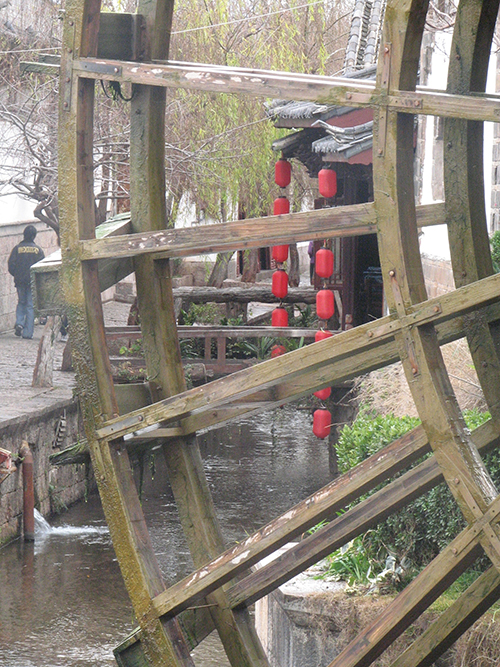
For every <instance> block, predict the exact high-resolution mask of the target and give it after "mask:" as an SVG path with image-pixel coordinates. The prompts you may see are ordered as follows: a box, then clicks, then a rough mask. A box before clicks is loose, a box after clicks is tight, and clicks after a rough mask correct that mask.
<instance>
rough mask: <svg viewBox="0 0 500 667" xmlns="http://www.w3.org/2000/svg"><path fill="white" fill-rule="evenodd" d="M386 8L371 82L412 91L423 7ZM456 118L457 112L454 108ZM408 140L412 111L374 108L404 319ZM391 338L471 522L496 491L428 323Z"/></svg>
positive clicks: (389, 264)
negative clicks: (380, 60)
mask: <svg viewBox="0 0 500 667" xmlns="http://www.w3.org/2000/svg"><path fill="white" fill-rule="evenodd" d="M388 12H389V14H388V16H390V20H386V21H385V23H384V36H383V44H384V48H383V53H384V56H383V63H382V65H381V67H379V70H378V84H379V86H380V87H381V88H382V87H383V85H384V82H385V81H386V80H387V86H388V89H389V90H390V89H391V88H392V89H394V88H398V89H404V90H412V89H414V88H415V86H416V81H417V77H418V68H419V59H420V45H421V40H422V35H423V31H424V27H425V20H426V14H427V5H426V3H421V4H417V5H416V4H415V3H414V2H413V0H398V2H396V1H395V0H391V1H390V2H389V5H388ZM439 115H443V114H439ZM458 116H460V117H464V116H463V115H462V114H461V113H459V114H458ZM413 141H414V119H413V117H412V116H410V115H407V114H404V113H397V112H396V111H395V110H394V109H392V108H389V109H385V108H384V106H383V105H381V106H380V107H379V108H378V109H377V110H376V112H375V118H374V147H375V148H376V151H375V152H376V158H375V160H374V164H373V186H374V193H375V208H376V210H377V214H378V226H379V233H378V246H379V253H380V259H381V269H382V277H383V279H384V295H385V298H386V300H387V304H388V307H389V310H390V311H391V312H394V313H397V315H398V317H399V318H400V319H401V318H403V319H404V318H406V317H407V315H408V312H409V311H411V309H412V308H413V306H414V305H415V304H421V303H422V301H423V300H425V298H426V297H427V293H426V288H425V281H424V276H423V269H422V263H421V258H420V246H419V239H418V228H417V224H416V211H415V193H414V174H413V169H414V145H413ZM482 282H484V281H479V282H478V283H475V284H476V285H479V284H481V283H482ZM462 289H463V288H462ZM459 291H460V290H457V291H456V292H455V294H458V293H459ZM419 307H420V306H419ZM471 310H474V308H473V309H471ZM395 340H396V343H397V345H398V348H399V355H400V357H401V361H402V363H403V368H404V371H405V375H406V379H407V381H408V386H409V388H410V390H411V393H412V396H413V400H414V402H415V406H416V408H417V410H418V413H419V416H420V418H421V419H422V423H423V424H424V426H425V428H426V429H427V432H428V434H429V441H430V444H431V447H432V448H433V451H434V452H435V455H436V459H437V460H438V462H439V464H440V465H441V466H442V469H443V474H444V477H445V480H446V482H447V484H448V486H449V488H450V490H451V492H452V494H453V495H454V497H455V499H456V501H457V503H458V504H459V506H460V509H461V511H462V512H463V514H464V516H465V518H466V520H467V521H468V522H472V521H474V519H475V518H477V516H479V515H480V514H481V513H482V512H484V511H485V510H486V508H487V507H488V506H489V504H490V503H491V502H492V500H493V499H494V498H495V497H496V495H497V491H496V488H495V485H494V483H493V481H492V480H491V477H490V475H489V474H488V471H487V470H486V468H485V466H484V463H483V462H482V460H481V457H480V456H479V454H478V452H477V449H476V448H475V446H474V443H473V442H472V441H471V440H470V438H469V432H468V429H467V427H466V424H465V421H464V419H463V416H462V413H461V411H460V407H459V405H458V402H457V400H456V396H455V394H454V391H453V388H452V385H451V382H450V379H449V376H448V373H447V370H446V366H445V363H444V360H443V357H442V354H441V350H440V346H439V342H438V340H437V336H436V332H435V329H434V327H433V325H432V324H430V323H429V325H428V326H425V327H421V326H417V327H414V328H410V327H408V328H402V329H401V330H400V331H399V332H398V333H397V334H396V335H395Z"/></svg>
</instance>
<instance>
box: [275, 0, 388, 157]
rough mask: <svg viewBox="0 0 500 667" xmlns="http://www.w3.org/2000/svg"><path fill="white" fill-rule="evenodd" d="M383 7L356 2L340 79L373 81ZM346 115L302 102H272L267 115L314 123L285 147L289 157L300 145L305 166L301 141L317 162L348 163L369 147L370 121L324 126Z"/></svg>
mask: <svg viewBox="0 0 500 667" xmlns="http://www.w3.org/2000/svg"><path fill="white" fill-rule="evenodd" d="M385 5H386V0H355V5H354V10H353V13H352V18H351V28H350V32H349V38H348V42H347V48H346V55H345V60H344V74H343V76H345V77H348V78H356V79H357V78H366V79H371V78H374V77H375V74H376V69H377V55H378V50H379V46H380V39H381V34H382V25H383V18H384V12H385ZM349 111H352V109H350V108H347V107H338V106H330V105H325V104H315V103H314V102H301V101H287V100H273V101H272V102H271V103H269V104H268V105H267V113H268V115H269V116H270V117H274V118H278V119H287V120H294V119H296V120H313V121H314V122H313V123H312V124H311V127H310V129H309V131H308V133H307V135H304V136H303V137H300V139H299V135H300V134H301V132H297V133H295V134H294V139H293V141H292V142H291V144H290V145H287V149H288V151H289V152H290V153H292V151H293V149H292V145H295V146H298V142H299V141H300V145H301V151H300V152H301V155H300V157H299V155H297V157H299V159H301V161H303V162H304V163H305V153H304V148H305V146H304V141H303V140H304V139H307V140H309V141H310V142H311V143H310V144H309V150H310V152H311V153H312V155H317V157H318V159H320V155H322V154H326V153H329V154H335V153H336V154H337V155H338V156H339V157H342V158H344V159H346V160H347V159H349V158H350V157H353V156H354V155H357V154H359V153H361V152H363V151H365V150H367V149H369V148H371V147H372V145H373V121H371V122H368V123H364V124H362V125H357V126H354V127H349V128H338V127H335V126H332V125H330V124H329V123H326V122H325V121H327V120H330V119H332V118H335V117H338V116H341V115H343V114H345V113H348V112H349ZM302 132H305V130H302ZM314 132H316V134H314ZM325 132H326V135H325ZM284 141H286V138H283V139H280V140H278V141H275V142H274V143H273V149H274V150H276V151H279V150H283V149H284V146H285V144H284V143H283V142H284ZM311 160H312V162H311V165H312V164H313V163H315V160H313V159H312V156H311Z"/></svg>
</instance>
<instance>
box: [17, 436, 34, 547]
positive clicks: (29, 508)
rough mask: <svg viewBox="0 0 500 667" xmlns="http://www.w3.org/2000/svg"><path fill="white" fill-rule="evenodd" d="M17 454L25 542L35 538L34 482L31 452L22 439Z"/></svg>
mask: <svg viewBox="0 0 500 667" xmlns="http://www.w3.org/2000/svg"><path fill="white" fill-rule="evenodd" d="M19 454H20V456H21V457H22V459H23V467H22V470H23V536H24V541H25V542H33V540H34V539H35V483H34V478H33V454H32V453H31V449H30V446H29V445H28V443H27V442H26V441H25V440H23V443H22V445H21V449H20V450H19Z"/></svg>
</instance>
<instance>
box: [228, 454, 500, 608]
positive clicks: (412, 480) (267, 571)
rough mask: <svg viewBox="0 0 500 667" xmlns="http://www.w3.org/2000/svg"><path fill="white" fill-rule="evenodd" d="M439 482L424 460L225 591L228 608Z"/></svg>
mask: <svg viewBox="0 0 500 667" xmlns="http://www.w3.org/2000/svg"><path fill="white" fill-rule="evenodd" d="M441 480H442V474H441V472H440V470H439V467H438V464H437V461H436V459H435V458H432V459H426V460H425V461H424V462H423V463H421V464H420V465H419V466H417V467H416V468H413V469H412V470H410V471H409V472H407V473H406V474H404V475H402V476H401V477H399V478H398V479H396V480H395V481H393V482H392V483H391V484H390V485H388V486H386V487H384V488H383V489H381V490H380V491H377V492H376V493H374V494H373V495H371V496H370V497H369V498H367V499H366V500H364V501H363V502H361V503H359V504H358V505H355V506H354V507H352V508H351V509H350V510H349V511H348V512H346V513H345V514H342V515H341V516H339V517H337V518H336V519H334V520H333V521H331V522H330V523H329V524H327V525H326V526H323V527H322V528H321V529H319V530H317V531H315V532H314V533H313V534H312V535H309V536H308V537H306V538H305V539H303V540H301V541H300V542H299V543H298V544H297V545H295V546H294V547H292V548H291V549H288V550H287V551H285V552H284V553H283V554H282V555H280V556H278V558H276V559H274V560H273V561H272V562H270V563H268V564H267V565H264V566H263V567H261V568H259V569H257V570H256V571H254V572H252V573H251V574H249V575H248V576H247V577H246V578H245V579H243V580H242V581H240V582H238V583H237V584H234V585H233V586H231V587H230V588H229V589H228V590H227V595H228V597H229V600H230V602H231V604H232V605H234V606H238V605H241V604H244V605H249V604H253V603H254V602H256V600H258V599H260V598H262V597H263V596H264V595H267V594H268V593H270V592H271V591H273V590H274V589H275V588H277V587H278V586H280V585H281V584H283V583H285V582H286V581H289V580H290V579H291V578H292V577H294V576H295V575H296V574H299V573H300V572H302V571H303V570H305V569H307V568H308V567H310V566H311V565H314V564H315V563H317V562H318V561H319V560H321V559H322V558H324V557H325V556H328V554H329V553H332V552H333V551H335V550H336V549H339V548H340V547H341V546H343V545H344V544H347V543H348V542H349V541H350V540H352V539H354V538H355V537H357V536H358V535H361V534H362V533H364V532H366V531H367V530H369V529H370V528H371V527H373V526H374V525H376V524H377V523H379V522H380V521H382V520H383V519H385V518H386V517H387V516H389V515H390V514H392V513H393V512H394V511H395V510H396V509H399V508H402V507H404V506H405V505H407V504H408V503H409V502H411V501H412V500H414V499H415V498H417V497H419V496H420V495H422V494H423V493H425V492H426V491H428V490H429V489H431V488H433V487H434V486H436V484H437V483H438V482H439V481H441ZM493 506H494V508H495V509H494V510H491V513H490V514H489V515H488V516H491V515H492V516H493V518H491V520H493V519H494V520H495V521H498V514H499V513H500V500H499V501H498V502H497V503H496V504H494V505H493ZM481 521H482V522H483V524H485V523H486V520H483V519H481V520H480V522H481ZM483 524H480V525H483ZM478 525H479V523H478ZM479 533H480V531H479V530H478V529H477V528H475V529H474V530H472V531H470V533H469V539H470V540H478V539H479ZM457 539H458V538H457Z"/></svg>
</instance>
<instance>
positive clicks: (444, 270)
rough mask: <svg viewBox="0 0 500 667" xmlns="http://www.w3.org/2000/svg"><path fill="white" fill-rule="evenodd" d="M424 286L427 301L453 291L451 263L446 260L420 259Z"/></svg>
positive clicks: (453, 281)
mask: <svg viewBox="0 0 500 667" xmlns="http://www.w3.org/2000/svg"><path fill="white" fill-rule="evenodd" d="M422 266H423V269H424V278H425V286H426V288H427V295H428V296H429V299H432V298H433V297H436V296H441V295H442V294H446V293H447V292H451V291H452V290H454V289H455V280H454V278H453V271H452V268H451V262H450V261H449V260H446V259H432V258H430V257H425V256H424V257H422Z"/></svg>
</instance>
